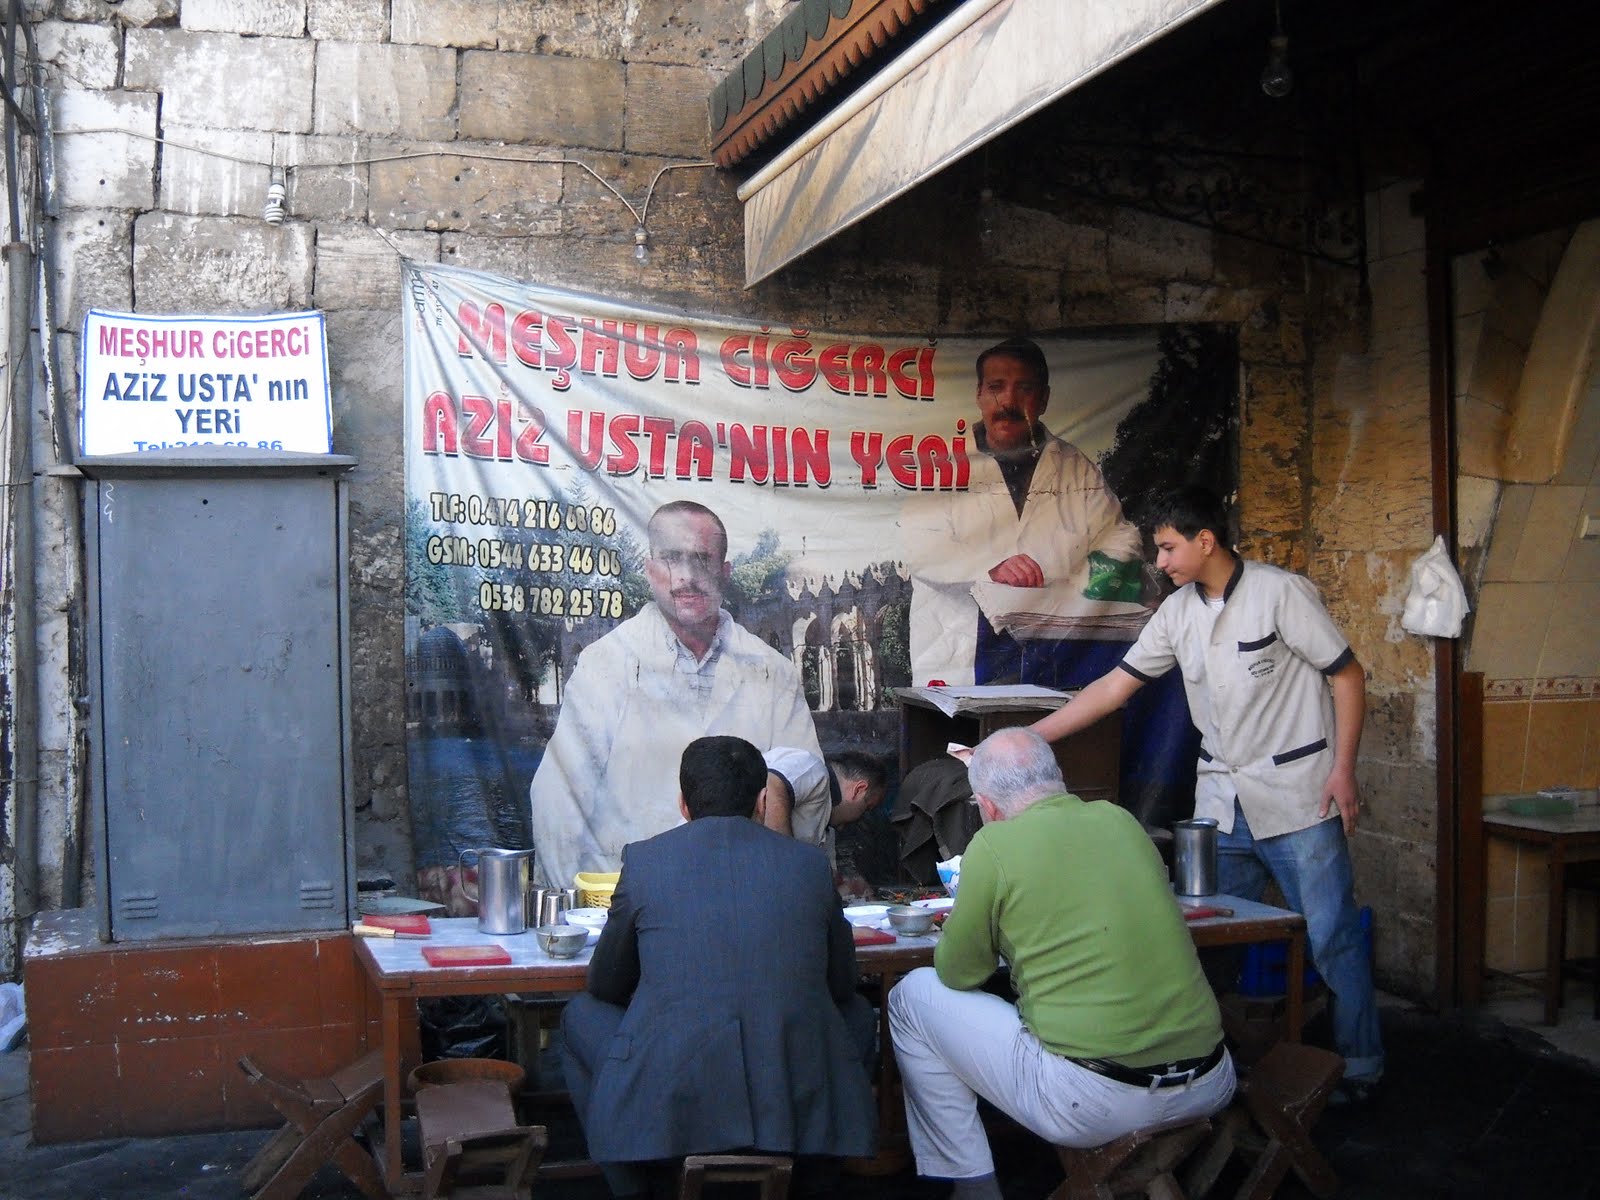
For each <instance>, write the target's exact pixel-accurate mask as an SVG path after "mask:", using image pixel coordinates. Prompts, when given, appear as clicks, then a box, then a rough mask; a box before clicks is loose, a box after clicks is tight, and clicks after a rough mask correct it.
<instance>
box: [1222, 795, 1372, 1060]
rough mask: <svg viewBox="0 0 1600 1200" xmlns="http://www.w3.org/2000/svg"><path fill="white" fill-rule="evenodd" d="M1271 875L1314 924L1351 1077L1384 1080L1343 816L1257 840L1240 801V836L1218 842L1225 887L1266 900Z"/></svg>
mask: <svg viewBox="0 0 1600 1200" xmlns="http://www.w3.org/2000/svg"><path fill="white" fill-rule="evenodd" d="M1268 878H1271V879H1273V880H1275V881H1276V882H1277V885H1278V889H1279V890H1280V891H1281V892H1283V899H1284V903H1286V904H1287V905H1288V906H1289V907H1290V908H1292V909H1294V911H1295V912H1297V913H1300V914H1301V915H1303V916H1304V917H1305V919H1306V940H1307V941H1308V942H1309V943H1310V947H1311V961H1312V964H1313V965H1314V966H1315V967H1316V968H1317V973H1318V974H1320V975H1321V976H1322V980H1323V982H1324V983H1326V984H1327V985H1328V991H1329V993H1330V994H1331V998H1332V1007H1333V1048H1334V1049H1335V1050H1337V1051H1338V1052H1339V1053H1340V1054H1341V1055H1343V1056H1344V1060H1345V1067H1344V1074H1345V1078H1346V1079H1351V1080H1357V1081H1361V1082H1368V1083H1371V1082H1376V1081H1377V1079H1378V1078H1379V1076H1381V1075H1382V1074H1383V1037H1382V1034H1381V1033H1380V1032H1379V1030H1378V1004H1377V999H1376V998H1375V997H1374V995H1373V992H1372V963H1371V961H1370V959H1369V958H1368V957H1367V948H1366V942H1365V939H1364V938H1363V937H1362V935H1361V916H1360V914H1359V913H1358V912H1357V910H1356V895H1355V886H1354V883H1353V881H1352V879H1351V872H1350V850H1349V847H1348V846H1347V845H1346V843H1345V838H1344V826H1343V825H1341V824H1340V823H1339V821H1338V819H1337V818H1336V819H1334V820H1331V821H1323V822H1321V823H1320V824H1317V825H1313V826H1311V827H1310V828H1309V829H1300V830H1297V831H1296V832H1294V833H1286V834H1283V835H1282V836H1280V837H1272V838H1263V839H1261V840H1260V841H1257V840H1256V839H1255V836H1254V835H1253V834H1252V833H1251V832H1250V825H1249V823H1248V822H1247V821H1246V820H1245V819H1244V812H1243V810H1242V809H1240V807H1239V802H1238V801H1237V800H1235V801H1234V802H1233V832H1232V833H1224V834H1221V835H1220V836H1219V837H1218V839H1217V890H1218V891H1219V892H1224V893H1226V894H1227V895H1230V896H1239V897H1241V898H1243V899H1245V900H1260V899H1261V893H1262V891H1264V890H1265V888H1266V886H1267V880H1268Z"/></svg>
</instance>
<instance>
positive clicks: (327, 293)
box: [316, 225, 439, 311]
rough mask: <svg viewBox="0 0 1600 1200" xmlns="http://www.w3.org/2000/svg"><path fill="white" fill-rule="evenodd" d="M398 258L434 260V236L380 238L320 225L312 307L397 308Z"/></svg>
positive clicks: (363, 229)
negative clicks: (314, 295)
mask: <svg viewBox="0 0 1600 1200" xmlns="http://www.w3.org/2000/svg"><path fill="white" fill-rule="evenodd" d="M402 257H405V258H411V259H416V260H417V261H419V262H434V261H436V260H437V259H438V257H439V235H438V234H436V233H411V232H407V231H405V230H399V231H397V232H395V233H392V234H388V235H387V236H385V235H383V234H380V233H378V232H377V230H375V229H371V228H369V227H367V226H364V225H352V226H345V227H342V228H341V227H338V226H329V225H324V226H322V227H321V229H320V230H319V231H318V234H317V280H316V304H317V307H318V308H320V309H323V310H324V311H335V310H338V309H342V308H398V307H399V306H400V259H401V258H402Z"/></svg>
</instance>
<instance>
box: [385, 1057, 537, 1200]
mask: <svg viewBox="0 0 1600 1200" xmlns="http://www.w3.org/2000/svg"><path fill="white" fill-rule="evenodd" d="M417 1126H418V1129H419V1131H420V1133H421V1137H422V1158H423V1166H424V1172H425V1173H424V1175H423V1180H422V1195H423V1200H434V1198H435V1197H444V1196H450V1197H459V1198H461V1200H467V1198H469V1197H470V1198H471V1200H529V1198H530V1196H531V1195H532V1192H533V1179H534V1176H535V1175H536V1174H537V1173H538V1170H539V1164H540V1162H542V1161H543V1159H544V1152H545V1149H546V1148H547V1146H548V1145H549V1137H548V1135H547V1132H546V1130H545V1127H544V1126H542V1125H518V1124H517V1116H516V1111H515V1109H514V1108H513V1107H512V1103H511V1089H510V1088H509V1087H507V1086H506V1084H505V1083H504V1082H503V1081H499V1080H476V1081H472V1082H468V1083H445V1084H438V1085H435V1086H433V1087H424V1088H420V1089H419V1090H418V1091H417Z"/></svg>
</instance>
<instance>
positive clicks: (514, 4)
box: [497, 0, 637, 61]
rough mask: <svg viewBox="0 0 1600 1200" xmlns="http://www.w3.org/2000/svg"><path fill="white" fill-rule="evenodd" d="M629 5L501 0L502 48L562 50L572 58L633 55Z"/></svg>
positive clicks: (603, 0) (606, 0) (605, 0)
mask: <svg viewBox="0 0 1600 1200" xmlns="http://www.w3.org/2000/svg"><path fill="white" fill-rule="evenodd" d="M629 12H630V10H629V9H627V8H624V9H621V10H619V9H618V8H617V6H616V4H615V3H614V2H613V0H568V2H567V3H565V4H524V3H521V0H500V22H499V26H498V29H497V36H498V38H499V42H498V44H499V47H500V49H502V50H527V51H533V52H536V53H539V54H561V55H565V56H567V57H569V58H599V59H623V58H627V59H633V60H635V61H636V60H637V55H636V54H634V53H633V52H631V51H629V50H628V49H627V47H628V46H629V42H628V25H627V21H628V16H629Z"/></svg>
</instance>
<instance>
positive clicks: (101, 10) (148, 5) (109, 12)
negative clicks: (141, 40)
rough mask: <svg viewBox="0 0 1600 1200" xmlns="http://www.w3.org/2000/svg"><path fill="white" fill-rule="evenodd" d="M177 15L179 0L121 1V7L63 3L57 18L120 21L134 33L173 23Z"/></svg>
mask: <svg viewBox="0 0 1600 1200" xmlns="http://www.w3.org/2000/svg"><path fill="white" fill-rule="evenodd" d="M177 15H178V0H122V2H121V3H120V4H108V3H106V0H61V2H60V4H58V5H57V6H56V16H58V17H60V18H61V19H62V20H63V21H86V22H87V21H120V22H121V23H122V24H124V25H126V26H129V27H130V28H133V29H142V28H144V27H145V26H146V25H155V24H159V23H163V22H167V21H171V20H174V19H175V18H176V17H177Z"/></svg>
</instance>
